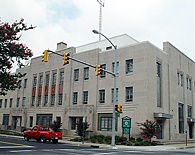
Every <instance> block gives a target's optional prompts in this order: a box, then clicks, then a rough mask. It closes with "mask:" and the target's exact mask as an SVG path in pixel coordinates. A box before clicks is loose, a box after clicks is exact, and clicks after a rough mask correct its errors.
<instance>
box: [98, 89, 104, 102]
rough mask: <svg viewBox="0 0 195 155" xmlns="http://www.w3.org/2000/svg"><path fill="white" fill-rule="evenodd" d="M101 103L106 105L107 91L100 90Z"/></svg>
mask: <svg viewBox="0 0 195 155" xmlns="http://www.w3.org/2000/svg"><path fill="white" fill-rule="evenodd" d="M99 102H100V103H105V90H99Z"/></svg>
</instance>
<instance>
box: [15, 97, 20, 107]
mask: <svg viewBox="0 0 195 155" xmlns="http://www.w3.org/2000/svg"><path fill="white" fill-rule="evenodd" d="M19 105H20V98H19V97H18V98H17V102H16V107H19Z"/></svg>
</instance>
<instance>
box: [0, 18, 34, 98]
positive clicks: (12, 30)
mask: <svg viewBox="0 0 195 155" xmlns="http://www.w3.org/2000/svg"><path fill="white" fill-rule="evenodd" d="M34 28H35V27H33V26H32V25H31V26H27V25H26V24H25V23H24V19H21V20H20V21H15V22H14V23H13V24H11V25H10V24H8V23H6V22H2V21H1V19H0V95H6V94H7V93H6V92H7V91H9V90H15V89H16V88H17V87H18V83H19V79H20V78H21V77H24V76H25V75H26V74H21V73H15V74H12V73H11V68H12V67H13V66H12V64H13V63H15V62H16V63H17V65H18V66H19V67H20V68H21V67H22V66H24V64H23V63H22V62H21V61H22V60H29V58H31V57H32V56H33V53H32V52H31V50H30V49H29V48H28V47H27V46H26V45H24V44H22V43H20V42H19V41H20V38H21V34H20V35H19V33H20V32H22V31H27V30H29V29H34Z"/></svg>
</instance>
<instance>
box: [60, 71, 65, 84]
mask: <svg viewBox="0 0 195 155" xmlns="http://www.w3.org/2000/svg"><path fill="white" fill-rule="evenodd" d="M62 83H64V71H60V84H62Z"/></svg>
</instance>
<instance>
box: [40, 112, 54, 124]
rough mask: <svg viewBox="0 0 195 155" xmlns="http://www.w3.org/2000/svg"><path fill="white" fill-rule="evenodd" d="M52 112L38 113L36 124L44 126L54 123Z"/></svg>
mask: <svg viewBox="0 0 195 155" xmlns="http://www.w3.org/2000/svg"><path fill="white" fill-rule="evenodd" d="M52 116H53V115H52V114H37V115H36V118H37V119H36V124H39V125H43V126H51V124H52Z"/></svg>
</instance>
